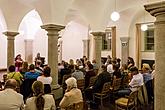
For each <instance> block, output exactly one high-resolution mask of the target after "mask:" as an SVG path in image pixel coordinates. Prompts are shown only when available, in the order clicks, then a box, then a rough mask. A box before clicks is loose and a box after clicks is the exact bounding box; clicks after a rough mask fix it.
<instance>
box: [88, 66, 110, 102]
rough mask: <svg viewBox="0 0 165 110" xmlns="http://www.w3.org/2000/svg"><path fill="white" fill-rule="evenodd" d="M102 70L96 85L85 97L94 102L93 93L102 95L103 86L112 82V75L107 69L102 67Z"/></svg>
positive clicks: (89, 89)
mask: <svg viewBox="0 0 165 110" xmlns="http://www.w3.org/2000/svg"><path fill="white" fill-rule="evenodd" d="M101 69H102V72H101V73H100V74H99V75H98V76H97V78H96V81H95V83H94V85H93V86H92V87H89V88H87V89H86V90H85V96H86V98H87V99H89V100H92V96H93V95H92V94H93V93H100V92H101V91H102V88H103V85H104V84H105V83H106V82H111V81H112V77H111V75H110V74H109V73H108V72H107V67H106V66H105V65H102V66H101Z"/></svg>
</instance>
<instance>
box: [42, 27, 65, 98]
mask: <svg viewBox="0 0 165 110" xmlns="http://www.w3.org/2000/svg"><path fill="white" fill-rule="evenodd" d="M41 28H42V29H45V30H46V31H47V32H48V33H47V35H48V65H49V66H50V68H51V77H52V79H53V81H52V92H54V94H55V97H56V99H58V98H60V97H61V95H62V91H61V90H59V89H60V85H58V47H57V44H58V36H59V33H58V32H59V31H61V30H62V29H64V28H65V27H64V26H61V25H55V24H46V25H42V26H41Z"/></svg>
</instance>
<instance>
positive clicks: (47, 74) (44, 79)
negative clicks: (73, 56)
mask: <svg viewBox="0 0 165 110" xmlns="http://www.w3.org/2000/svg"><path fill="white" fill-rule="evenodd" d="M50 73H51V68H50V67H48V66H47V67H45V68H44V71H43V75H42V76H39V77H38V78H37V81H41V82H42V83H43V84H44V93H45V94H48V93H51V86H50V85H51V83H52V77H51V76H50Z"/></svg>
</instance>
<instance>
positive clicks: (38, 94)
mask: <svg viewBox="0 0 165 110" xmlns="http://www.w3.org/2000/svg"><path fill="white" fill-rule="evenodd" d="M32 90H33V92H34V95H33V97H31V98H28V99H27V101H26V105H25V110H56V105H55V101H54V98H53V96H52V95H50V94H44V85H43V83H42V82H41V81H35V82H34V83H33V85H32Z"/></svg>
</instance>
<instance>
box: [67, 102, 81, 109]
mask: <svg viewBox="0 0 165 110" xmlns="http://www.w3.org/2000/svg"><path fill="white" fill-rule="evenodd" d="M83 107H84V102H78V103H74V104H72V105H70V106H68V107H67V108H65V110H83Z"/></svg>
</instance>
